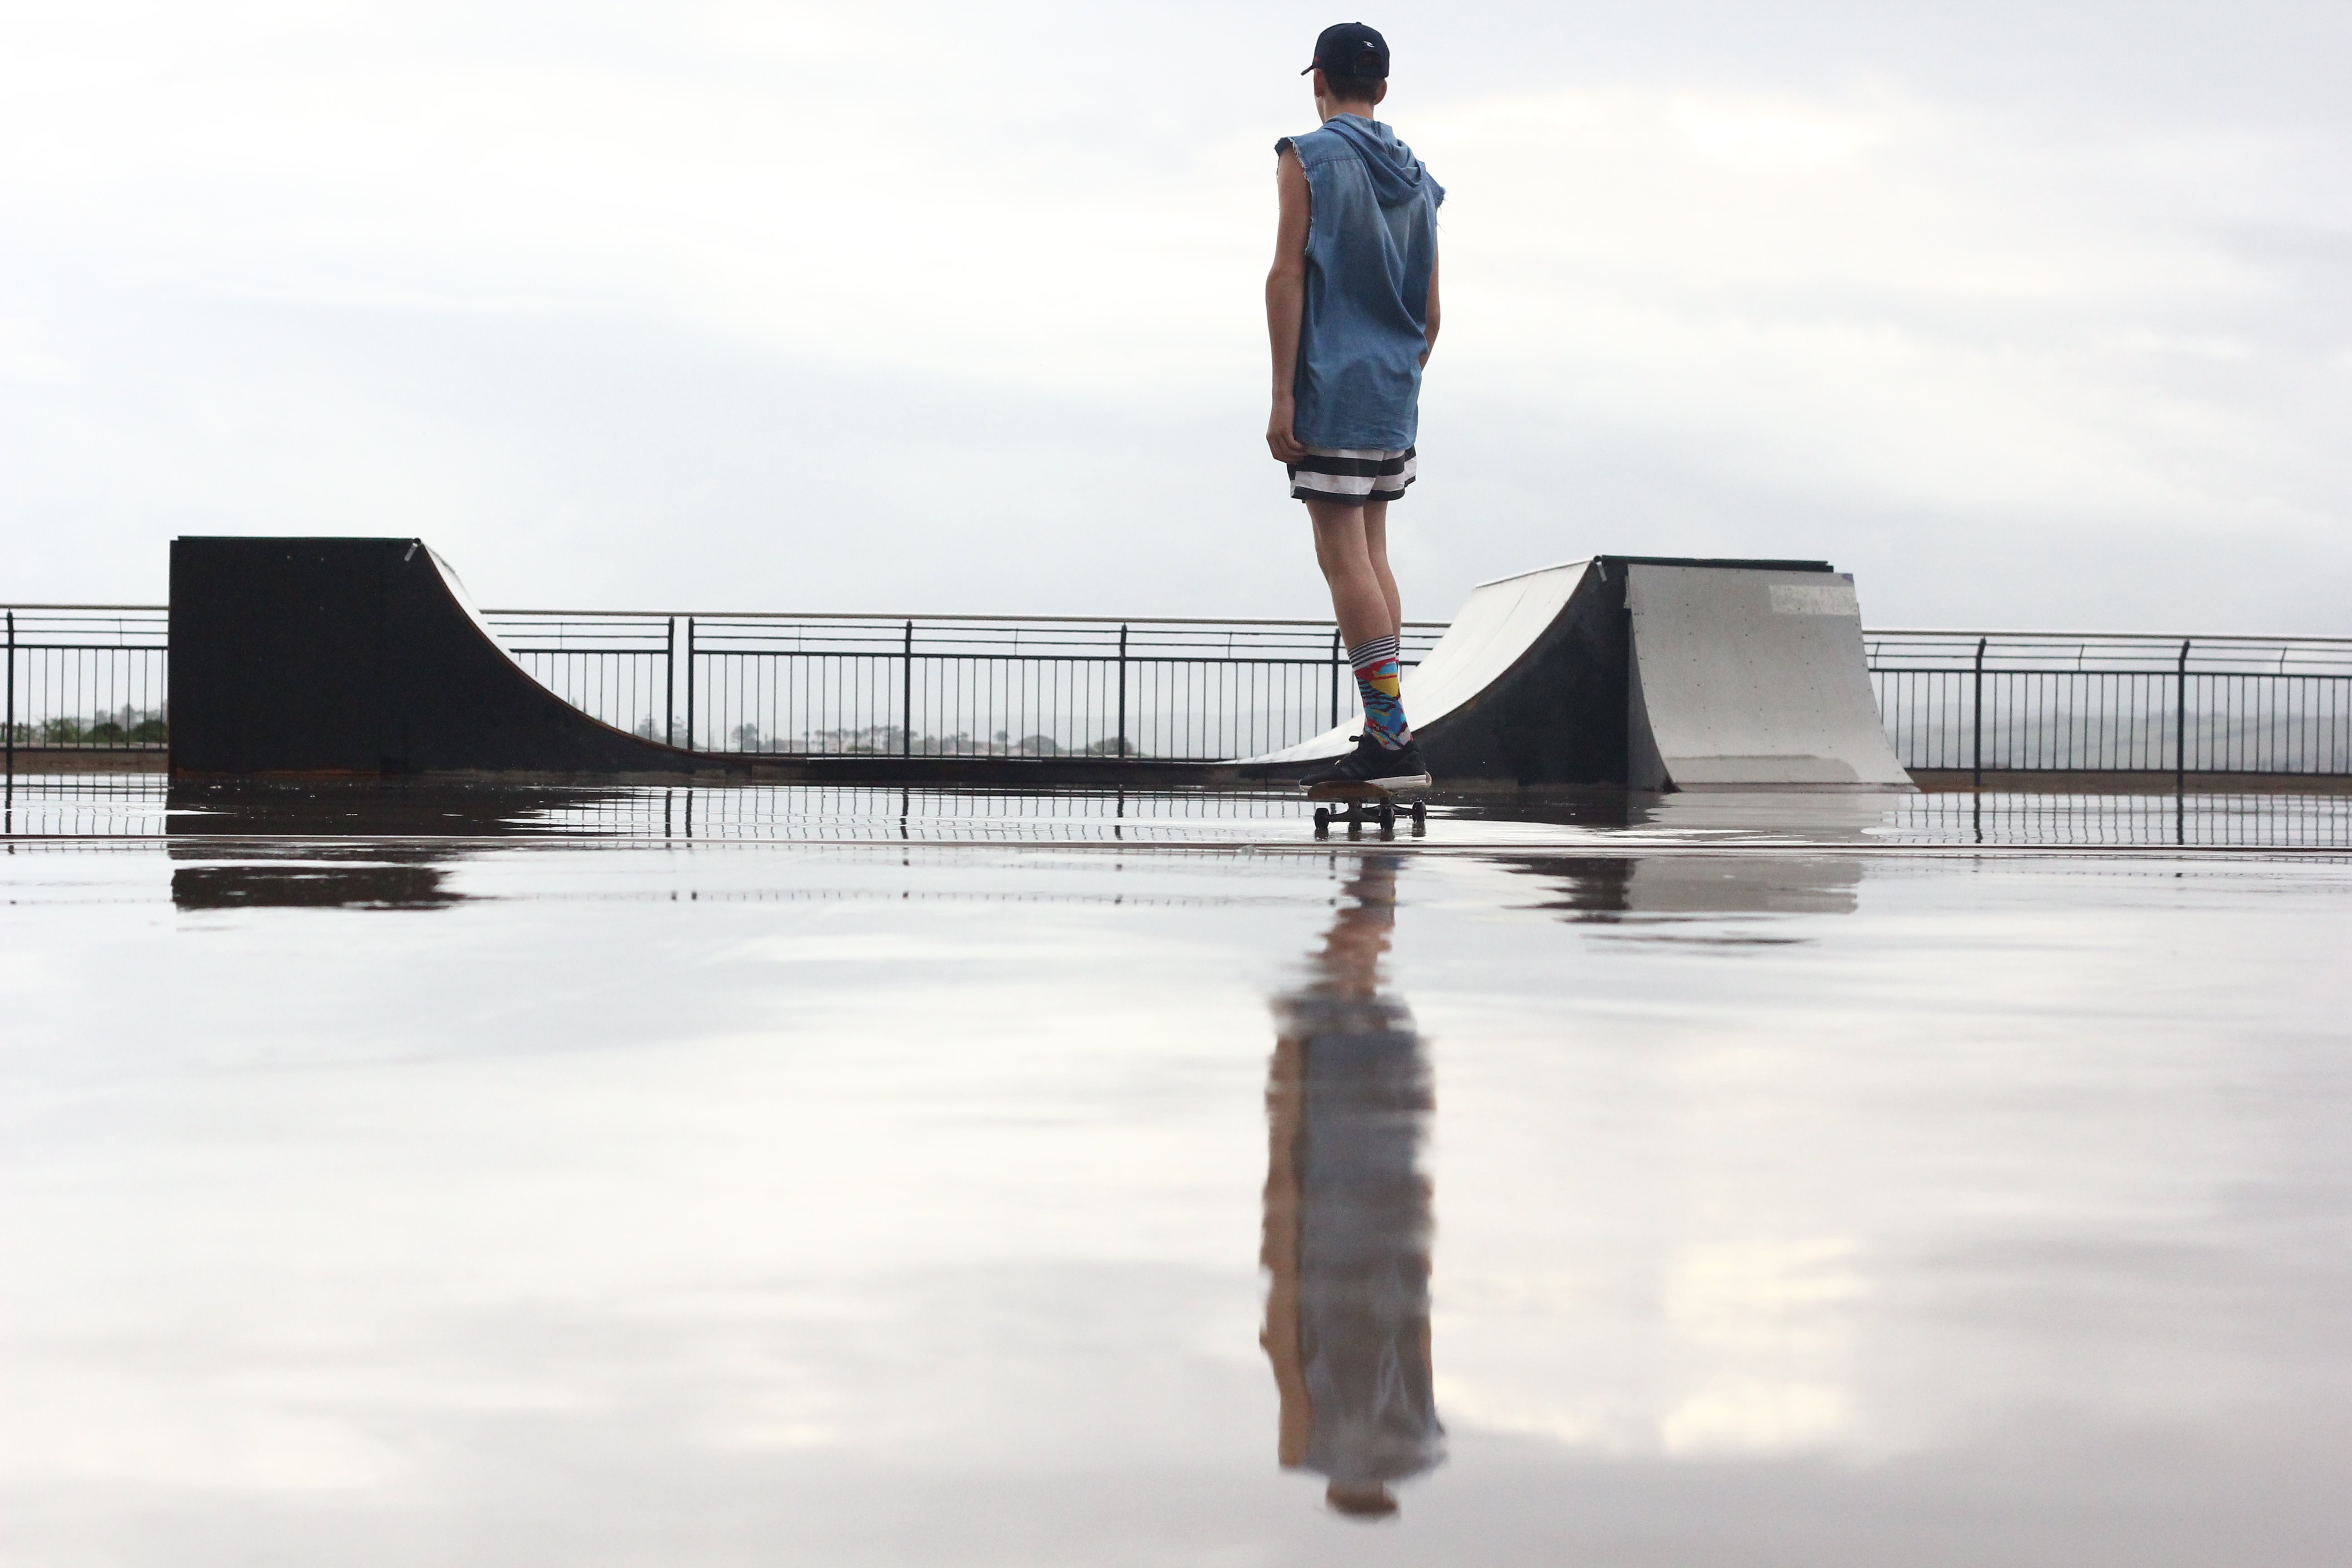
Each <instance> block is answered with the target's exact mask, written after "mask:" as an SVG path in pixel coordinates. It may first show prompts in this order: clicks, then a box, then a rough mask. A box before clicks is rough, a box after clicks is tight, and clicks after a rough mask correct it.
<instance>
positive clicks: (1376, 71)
mask: <svg viewBox="0 0 2352 1568" xmlns="http://www.w3.org/2000/svg"><path fill="white" fill-rule="evenodd" d="M1318 68H1319V69H1322V70H1325V71H1328V72H1329V73H1330V74H1331V75H1333V76H1369V77H1377V78H1379V79H1381V80H1382V81H1386V80H1387V79H1388V76H1389V41H1388V40H1387V39H1386V38H1383V37H1381V36H1380V34H1378V33H1376V32H1374V31H1373V30H1372V29H1371V28H1370V27H1367V26H1364V25H1363V24H1362V23H1361V22H1341V23H1339V24H1338V25H1337V26H1329V27H1326V28H1324V29H1323V31H1322V32H1321V33H1319V34H1318V35H1317V37H1316V39H1315V58H1313V59H1312V60H1310V61H1308V62H1307V71H1311V70H1316V69H1318ZM1307 71H1300V72H1299V73H1298V74H1299V75H1300V76H1305V75H1306V74H1307Z"/></svg>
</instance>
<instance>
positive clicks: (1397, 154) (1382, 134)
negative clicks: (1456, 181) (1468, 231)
mask: <svg viewBox="0 0 2352 1568" xmlns="http://www.w3.org/2000/svg"><path fill="white" fill-rule="evenodd" d="M1323 129H1324V130H1326V131H1330V132H1337V133H1338V134H1339V135H1340V136H1343V137H1345V138H1347V141H1348V145H1349V146H1350V147H1353V148H1354V149H1355V150H1356V156H1357V157H1359V158H1361V159H1362V160H1363V161H1364V167H1365V168H1366V169H1368V170H1370V172H1371V176H1372V195H1373V196H1374V197H1375V198H1377V199H1378V200H1379V202H1380V204H1381V205H1382V206H1384V207H1392V206H1394V205H1397V204H1398V203H1399V202H1402V201H1406V200H1409V199H1411V198H1412V197H1414V196H1417V195H1421V194H1422V193H1423V191H1426V192H1428V194H1429V199H1430V201H1431V202H1432V203H1437V202H1442V201H1444V199H1445V188H1444V186H1443V185H1440V184H1438V183H1437V182H1436V181H1435V180H1433V179H1431V178H1430V177H1429V170H1428V168H1427V166H1426V165H1424V164H1423V163H1422V161H1421V160H1420V159H1418V158H1416V157H1414V156H1413V155H1412V148H1410V147H1408V146H1406V145H1405V144H1404V143H1403V142H1400V141H1398V140H1397V139H1396V132H1393V131H1391V130H1390V129H1389V128H1388V127H1387V126H1385V125H1382V124H1381V123H1380V122H1379V121H1373V120H1366V119H1365V118H1364V117H1363V116H1361V115H1360V114H1335V115H1333V116H1332V117H1331V118H1330V119H1328V120H1327V121H1324V122H1323Z"/></svg>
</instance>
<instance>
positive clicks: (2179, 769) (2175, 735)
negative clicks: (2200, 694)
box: [2172, 637, 2196, 794]
mask: <svg viewBox="0 0 2352 1568" xmlns="http://www.w3.org/2000/svg"><path fill="white" fill-rule="evenodd" d="M2195 640H2196V639H2195V638H2193V637H2182V638H2181V639H2180V664H2179V668H2178V669H2177V670H2176V671H2175V672H2174V675H2173V686H2172V788H2173V791H2174V793H2176V794H2180V793H2184V792H2186V791H2187V790H2188V788H2189V644H2190V643H2191V642H2193V641H2195Z"/></svg>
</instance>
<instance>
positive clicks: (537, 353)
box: [0, 0, 2352, 635]
mask: <svg viewBox="0 0 2352 1568" xmlns="http://www.w3.org/2000/svg"><path fill="white" fill-rule="evenodd" d="M1352 19H1357V18H1356V17H1354V16H1341V15H1339V14H1336V13H1327V12H1325V11H1321V10H1314V9H1309V8H1307V7H1304V6H1300V5H1293V4H1288V3H1286V0H1284V3H1266V0H1253V3H1251V4H1247V5H1243V4H1223V3H1193V4H1181V3H1176V4H1168V5H1160V6H1155V7H1145V6H1133V5H1117V6H1114V5H1073V4H1055V3H1040V4H1019V5H971V4H960V5H934V4H930V3H929V0H911V3H905V4H898V5H891V6H887V7H882V6H871V7H858V6H849V5H814V6H813V5H789V4H780V5H753V4H723V3H722V4H692V3H669V4H664V5H599V4H593V3H583V0H568V3H566V4H563V5H554V4H526V3H497V0H493V3H482V0H476V3H471V4H467V5H453V4H440V3H437V0H403V3H402V4H399V5H376V4H361V3H342V4H337V3H334V0H310V3H304V4H292V3H286V4H239V3H236V0H224V3H221V4H215V5H205V6H202V7H190V6H185V5H161V4H152V5H151V4H112V3H108V0H92V3H84V4H77V5H71V6H59V5H53V4H42V5H30V4H22V3H19V0H0V568H5V570H0V599H5V600H9V601H13V602H26V601H47V602H57V601H76V602H88V601H101V602H147V603H152V602H160V600H161V599H162V597H163V593H164V588H165V563H166V558H167V557H166V545H167V542H168V541H169V540H170V539H171V538H172V537H173V536H174V535H177V534H182V533H355V534H387V535H408V534H417V535H422V536H424V537H425V539H427V540H428V541H429V542H432V543H433V544H434V545H435V546H436V548H437V549H439V550H440V551H442V552H443V553H444V554H445V555H446V556H447V557H448V558H449V559H450V560H452V561H453V562H454V563H456V564H457V566H458V567H459V568H460V569H461V570H462V571H463V572H464V574H465V575H466V578H467V583H468V584H469V585H470V586H471V588H472V589H473V591H474V594H475V595H476V597H477V598H478V600H479V601H480V602H482V603H484V604H486V605H493V606H517V607H547V608H616V609H620V608H627V609H673V610H688V611H691V610H711V611H716V610H773V611H820V610H825V611H880V612H893V613H897V612H907V613H924V612H935V613H1003V614H1012V613H1045V614H1073V615H1115V616H1125V615H1137V616H1142V615H1195V616H1202V615H1206V616H1218V615H1234V616H1321V615H1325V614H1328V601H1326V600H1325V598H1324V597H1323V595H1322V591H1321V584H1320V582H1319V580H1318V578H1317V576H1316V574H1315V570H1314V566H1313V562H1312V557H1311V552H1310V550H1309V548H1308V542H1307V531H1306V526H1305V522H1304V519H1303V518H1302V516H1301V515H1300V512H1301V509H1300V508H1299V507H1298V506H1297V503H1295V502H1292V501H1290V500H1287V499H1286V489H1285V486H1284V482H1283V476H1282V472H1281V470H1280V468H1278V466H1276V464H1275V463H1274V462H1273V461H1272V459H1271V458H1268V457H1267V455H1266V453H1265V444H1264V440H1263V431H1264V428H1265V409H1266V382H1267V372H1266V351H1265V325H1264V312H1263V306H1262V300H1261V290H1262V286H1263V280H1264V276H1265V267H1266V263H1267V261H1268V259H1269V258H1270V256H1271V242H1272V232H1273V224H1274V183H1273V168H1274V159H1273V143H1274V142H1275V140H1276V138H1277V137H1279V136H1281V135H1283V134H1286V133H1291V132H1299V131H1303V130H1307V129H1310V128H1311V127H1312V125H1313V122H1314V121H1313V109H1312V104H1311V101H1310V100H1309V98H1308V95H1307V88H1306V87H1305V85H1304V84H1303V82H1302V81H1301V79H1300V78H1299V77H1298V75H1297V71H1298V68H1299V67H1300V66H1302V65H1304V64H1305V63H1306V60H1307V56H1308V54H1309V52H1310V49H1311V45H1312V40H1313V37H1314V35H1315V33H1316V32H1317V30H1318V28H1319V27H1321V26H1324V25H1326V24H1327V23H1328V22H1331V21H1336V20H1352ZM1360 19H1362V20H1366V21H1369V22H1370V23H1372V24H1373V25H1374V26H1379V27H1381V29H1382V30H1383V31H1384V32H1385V33H1386V34H1387V36H1388V37H1389V40H1390V43H1391V48H1392V50H1393V55H1394V67H1393V75H1392V78H1391V93H1390V98H1389V100H1388V102H1387V103H1386V104H1385V105H1384V106H1383V108H1382V110H1381V117H1382V118H1383V119H1385V120H1387V121H1390V122H1391V123H1392V124H1393V125H1394V126H1395V127H1396V129H1397V131H1398V132H1399V134H1400V135H1402V137H1403V139H1404V140H1405V141H1407V142H1410V143H1411V144H1412V146H1413V147H1414V149H1415V150H1416V151H1417V152H1418V153H1420V154H1421V155H1422V156H1423V158H1424V159H1425V160H1426V161H1427V162H1428V163H1429V164H1430V166H1431V168H1432V169H1433V172H1434V173H1435V174H1436V175H1437V176H1438V178H1439V179H1440V180H1441V181H1442V182H1443V183H1444V185H1445V187H1446V189H1447V191H1448V193H1449V195H1448V200H1447V203H1446V205H1445V207H1444V214H1443V218H1442V223H1441V245H1442V247H1443V255H1444V334H1443V341H1442V342H1441V344H1440V346H1439V349H1438V351H1437V353H1436V355H1435V357H1434V359H1433V362H1432V364H1431V369H1430V374H1429V378H1428V383H1427V386H1426V389H1425V391H1424V394H1423V416H1422V429H1421V441H1420V451H1421V458H1422V475H1423V477H1422V480H1421V482H1420V484H1419V485H1418V486H1416V488H1415V489H1414V490H1413V491H1412V494H1411V495H1410V496H1409V497H1408V498H1407V499H1406V500H1405V501H1404V502H1403V503H1402V504H1400V505H1399V506H1398V507H1397V508H1396V509H1395V516H1394V518H1393V519H1392V521H1391V531H1392V552H1393V555H1394V557H1395V561H1396V564H1397V567H1398V570H1399V574H1400V576H1401V578H1402V583H1403V587H1404V591H1405V608H1406V614H1407V616H1409V617H1411V618H1414V619H1442V618H1444V617H1445V616H1449V615H1450V614H1451V613H1452V611H1453V609H1454V606H1455V605H1457V604H1458V603H1459V602H1460V600H1461V598H1462V596H1463V595H1464V594H1465V592H1466V591H1467V590H1468V589H1469V588H1470V586H1471V585H1472V584H1475V583H1478V582H1480V581H1483V580H1486V579H1487V578H1491V577H1495V576H1498V575H1502V574H1508V573H1511V572H1516V571H1520V570H1524V569H1527V568H1529V567H1534V566H1538V565H1543V564H1548V563H1553V562H1558V561H1562V560H1570V559H1575V558H1578V557H1581V556H1584V555H1588V554H1591V553H1594V552H1621V553H1632V554H1690V555H1708V554H1715V555H1769V556H1798V557H1818V558H1825V559H1828V560H1831V561H1832V562H1834V563H1836V564H1837V565H1838V566H1839V567H1840V568H1841V569H1843V570H1847V571H1851V572H1853V573H1854V574H1856V577H1857V582H1858V585H1859V587H1860V590H1861V594H1862V602H1863V606H1864V618H1865V620H1866V621H1867V622H1868V623H1869V624H1871V625H1874V626H1888V627H1892V626H1951V627H1989V628H2003V627H2042V628H2065V629H2075V628H2080V629H2120V630H2165V631H2188V632H2197V631H2210V632H2231V631H2244V632H2281V633H2310V634H2336V635H2352V594H2347V587H2352V529H2348V528H2347V522H2352V442H2348V441H2347V439H2346V432H2347V425H2348V424H2352V417H2348V416H2352V185H2347V181H2346V179H2345V177H2344V174H2343V171H2344V170H2345V169H2346V168H2347V167H2348V166H2352V94H2347V93H2346V92H2345V91H2344V90H2343V87H2342V84H2343V82H2344V80H2345V79H2347V68H2352V7H2344V6H2321V5H2282V4H2271V3H2266V0H2252V3H2250V4H2231V5H2221V4H2219V3H2218V0H2214V3H2208V4H2203V5H2178V4H2171V3H2168V0H2155V3H2138V4H2129V5H2126V4H2120V3H2114V4H2110V3H2105V0H2095V3H2093V0H2057V3H2054V4H2053V3H2049V0H2042V3H2035V4H2025V3H2021V0H1993V3H1986V4H1976V5H1933V6H1929V5H1903V4H1890V3H1887V0H1872V3H1867V4H1865V3H1860V0H1856V3H1852V4H1848V3H1843V0H1820V3H1814V4H1802V5H1773V4H1732V3H1723V4H1709V3H1704V0H1658V3H1646V4H1632V3H1616V0H1612V3H1606V4H1589V5H1558V4H1527V5H1521V4H1480V3H1475V0H1452V3H1449V4H1447V5H1393V6H1391V7H1390V8H1389V9H1386V10H1382V11H1378V12H1365V13H1361V14H1360Z"/></svg>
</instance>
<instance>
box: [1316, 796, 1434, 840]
mask: <svg viewBox="0 0 2352 1568" xmlns="http://www.w3.org/2000/svg"><path fill="white" fill-rule="evenodd" d="M1399 816H1404V817H1406V818H1408V819H1409V820H1410V821H1411V822H1412V836H1413V837H1415V838H1419V837H1422V835H1423V834H1424V833H1426V832H1428V831H1429V803H1428V802H1426V801H1422V800H1416V801H1413V802H1412V803H1411V804H1410V805H1405V806H1403V807H1402V808H1400V807H1399V805H1397V801H1396V797H1395V796H1394V795H1387V794H1384V793H1382V792H1380V791H1372V792H1370V793H1369V794H1366V795H1353V796H1350V797H1349V798H1348V799H1347V800H1346V801H1345V803H1344V804H1343V805H1341V806H1340V808H1339V810H1337V811H1334V810H1333V809H1332V808H1331V807H1330V806H1328V805H1318V806H1317V807H1316V808H1315V837H1318V838H1328V837H1330V836H1331V825H1332V824H1333V823H1335V822H1343V823H1345V824H1347V826H1348V837H1350V838H1353V837H1356V836H1357V835H1358V834H1360V833H1361V832H1363V830H1364V827H1365V826H1366V825H1367V824H1370V825H1373V826H1378V827H1379V828H1380V830H1381V837H1383V838H1393V837H1396V825H1397V818H1398V817H1399Z"/></svg>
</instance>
